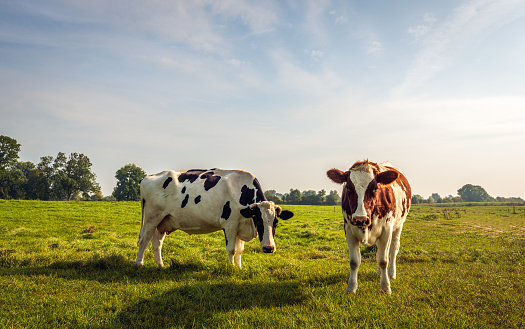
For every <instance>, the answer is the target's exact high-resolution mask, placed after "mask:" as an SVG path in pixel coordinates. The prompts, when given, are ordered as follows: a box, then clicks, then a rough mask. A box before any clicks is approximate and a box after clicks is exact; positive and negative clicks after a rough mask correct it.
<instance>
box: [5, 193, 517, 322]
mask: <svg viewBox="0 0 525 329" xmlns="http://www.w3.org/2000/svg"><path fill="white" fill-rule="evenodd" d="M283 208H285V209H289V210H292V211H294V213H295V214H296V215H295V217H294V218H292V219H290V220H288V221H281V222H280V226H279V227H278V229H277V237H276V243H277V249H278V250H277V252H276V253H275V254H271V255H269V254H262V253H260V252H259V248H260V246H259V243H258V240H253V241H251V242H249V243H247V244H246V249H245V251H244V253H243V268H242V269H237V268H234V267H233V266H230V265H228V264H227V254H226V251H225V248H224V236H223V233H222V232H217V233H215V234H209V235H194V236H189V235H186V234H185V233H183V232H175V233H173V234H171V235H170V236H168V237H167V238H166V240H165V243H164V248H163V258H164V263H165V264H166V268H164V269H161V268H158V267H156V266H155V265H154V261H153V253H152V252H151V249H150V248H149V249H148V250H147V252H146V255H145V266H144V267H143V268H136V267H135V266H134V260H135V257H136V252H137V247H136V243H137V235H138V231H139V228H140V205H139V203H131V202H130V203H116V202H115V203H105V202H94V203H90V202H38V201H0V305H1V306H0V327H1V328H133V327H154V328H171V327H174V328H176V327H198V328H202V327H206V328H209V327H211V328H217V327H221V328H225V327H228V328H247V327H256V328H285V327H288V328H303V327H316V328H330V327H331V328H333V327H336V328H337V327H345V328H353V327H355V328H436V327H437V328H451V327H459V328H461V327H463V328H487V327H494V328H496V327H497V328H522V327H525V319H524V315H525V272H524V265H525V264H524V263H525V208H524V207H516V213H515V214H514V213H513V209H512V207H457V208H453V207H449V208H441V207H440V208H437V207H413V208H412V210H411V213H410V214H409V219H408V221H407V222H406V223H405V226H404V230H403V234H402V236H401V249H400V253H399V256H398V267H397V274H398V279H397V280H393V281H392V295H391V296H386V295H382V294H380V293H379V277H378V276H377V265H376V263H375V254H374V252H373V250H369V249H365V248H363V249H362V253H363V262H362V264H361V268H360V272H359V279H358V281H359V288H358V291H357V294H356V295H346V294H345V293H344V290H345V288H346V282H347V280H348V274H349V265H348V251H347V246H346V242H345V238H344V232H343V225H342V218H341V214H340V209H339V208H335V211H334V207H317V206H284V207H283Z"/></svg>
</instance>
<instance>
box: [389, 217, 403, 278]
mask: <svg viewBox="0 0 525 329" xmlns="http://www.w3.org/2000/svg"><path fill="white" fill-rule="evenodd" d="M402 230H403V227H402V226H401V227H400V228H398V229H396V230H394V231H393V232H392V242H391V243H390V263H389V264H388V276H389V277H391V278H392V279H395V278H396V257H397V253H398V252H399V245H400V238H401V231H402Z"/></svg>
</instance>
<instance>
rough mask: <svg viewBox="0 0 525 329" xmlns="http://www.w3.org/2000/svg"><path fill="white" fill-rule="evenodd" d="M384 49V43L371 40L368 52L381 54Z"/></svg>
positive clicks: (367, 48)
mask: <svg viewBox="0 0 525 329" xmlns="http://www.w3.org/2000/svg"><path fill="white" fill-rule="evenodd" d="M383 50H384V49H383V44H382V43H381V42H379V41H370V42H369V43H368V44H367V47H366V53H367V54H370V55H381V54H382V53H383Z"/></svg>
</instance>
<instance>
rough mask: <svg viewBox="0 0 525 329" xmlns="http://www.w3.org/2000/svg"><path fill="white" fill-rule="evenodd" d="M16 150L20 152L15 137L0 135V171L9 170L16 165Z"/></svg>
mask: <svg viewBox="0 0 525 329" xmlns="http://www.w3.org/2000/svg"><path fill="white" fill-rule="evenodd" d="M18 152H20V144H18V142H17V141H16V139H14V138H11V137H7V136H4V135H1V136H0V171H3V170H9V169H11V168H13V167H14V166H15V165H16V163H17V161H18V158H19V156H18Z"/></svg>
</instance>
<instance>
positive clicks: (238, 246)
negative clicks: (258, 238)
mask: <svg viewBox="0 0 525 329" xmlns="http://www.w3.org/2000/svg"><path fill="white" fill-rule="evenodd" d="M243 251H244V241H242V240H241V239H239V238H238V237H237V238H236V239H235V265H237V266H239V267H241V254H242V252H243Z"/></svg>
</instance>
